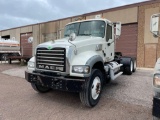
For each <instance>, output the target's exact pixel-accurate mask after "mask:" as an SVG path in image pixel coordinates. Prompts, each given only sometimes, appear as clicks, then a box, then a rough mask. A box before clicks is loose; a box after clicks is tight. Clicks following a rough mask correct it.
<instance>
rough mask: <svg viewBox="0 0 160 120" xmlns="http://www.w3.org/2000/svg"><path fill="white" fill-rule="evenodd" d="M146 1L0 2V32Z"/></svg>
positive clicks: (69, 0) (4, 0) (21, 0)
mask: <svg viewBox="0 0 160 120" xmlns="http://www.w3.org/2000/svg"><path fill="white" fill-rule="evenodd" d="M143 1H146V0H0V5H1V7H0V30H4V29H9V28H13V27H18V26H23V25H29V24H35V23H39V22H45V21H49V20H56V19H59V18H65V17H70V16H75V15H80V14H84V13H89V12H94V11H98V10H104V9H109V8H114V7H118V6H123V5H127V4H133V3H137V2H143Z"/></svg>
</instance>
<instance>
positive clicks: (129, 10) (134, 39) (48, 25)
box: [0, 0, 160, 68]
mask: <svg viewBox="0 0 160 120" xmlns="http://www.w3.org/2000/svg"><path fill="white" fill-rule="evenodd" d="M159 12H160V0H152V1H147V2H141V3H136V4H131V5H126V6H121V7H116V8H112V9H106V10H101V11H96V12H92V13H87V14H83V15H78V16H73V17H69V18H64V19H59V20H53V21H49V22H44V23H39V24H33V25H28V26H22V27H18V28H12V29H7V30H2V31H0V36H1V37H3V38H5V37H8V36H9V37H10V38H12V37H15V38H16V39H17V40H19V41H20V43H21V51H22V49H23V50H24V49H25V48H26V46H28V47H27V48H29V49H28V50H26V51H27V52H25V53H24V54H25V55H29V54H30V55H31V54H32V55H33V54H34V48H35V47H36V45H37V44H39V43H42V42H45V41H47V40H48V39H53V40H55V39H57V38H60V37H61V36H63V28H64V26H65V24H67V23H69V22H71V21H75V20H76V19H90V18H95V15H101V16H103V18H107V19H109V20H111V21H121V22H122V35H121V37H120V40H118V41H117V43H116V51H120V52H122V53H123V55H126V56H127V55H128V56H134V57H136V58H137V65H138V67H148V68H151V67H154V64H155V62H156V59H157V58H158V57H160V40H158V38H154V37H153V36H152V34H151V33H150V31H149V25H150V16H151V15H152V14H154V13H159ZM57 33H58V34H57ZM30 36H33V39H34V42H33V43H32V45H29V44H28V43H27V42H26V41H27V39H28V38H29V37H30Z"/></svg>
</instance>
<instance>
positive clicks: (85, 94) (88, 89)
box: [79, 69, 104, 107]
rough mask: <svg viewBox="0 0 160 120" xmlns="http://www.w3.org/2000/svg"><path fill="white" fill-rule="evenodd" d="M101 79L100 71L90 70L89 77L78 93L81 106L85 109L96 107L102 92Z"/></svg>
mask: <svg viewBox="0 0 160 120" xmlns="http://www.w3.org/2000/svg"><path fill="white" fill-rule="evenodd" d="M103 79H104V77H103V74H102V72H101V71H100V70H98V69H93V70H92V73H91V76H90V77H89V78H88V79H86V81H85V83H84V85H83V89H82V91H81V92H80V93H79V95H80V100H81V102H82V104H83V105H85V106H87V107H94V106H95V105H97V103H98V102H99V99H100V96H101V92H102V85H103V84H102V83H103Z"/></svg>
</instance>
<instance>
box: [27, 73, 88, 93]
mask: <svg viewBox="0 0 160 120" xmlns="http://www.w3.org/2000/svg"><path fill="white" fill-rule="evenodd" d="M25 79H26V80H27V81H28V82H30V83H35V84H37V85H42V86H45V87H49V88H53V89H58V90H64V91H71V92H80V91H81V90H82V85H83V84H84V81H85V78H66V77H62V76H48V75H44V74H40V73H30V72H28V71H25Z"/></svg>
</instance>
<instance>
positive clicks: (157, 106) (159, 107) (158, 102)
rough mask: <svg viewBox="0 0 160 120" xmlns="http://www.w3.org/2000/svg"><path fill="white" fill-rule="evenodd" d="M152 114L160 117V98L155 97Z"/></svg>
mask: <svg viewBox="0 0 160 120" xmlns="http://www.w3.org/2000/svg"><path fill="white" fill-rule="evenodd" d="M152 115H153V116H155V117H158V118H160V98H157V97H154V98H153V110H152Z"/></svg>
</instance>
